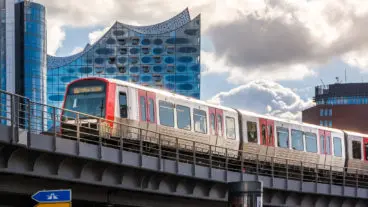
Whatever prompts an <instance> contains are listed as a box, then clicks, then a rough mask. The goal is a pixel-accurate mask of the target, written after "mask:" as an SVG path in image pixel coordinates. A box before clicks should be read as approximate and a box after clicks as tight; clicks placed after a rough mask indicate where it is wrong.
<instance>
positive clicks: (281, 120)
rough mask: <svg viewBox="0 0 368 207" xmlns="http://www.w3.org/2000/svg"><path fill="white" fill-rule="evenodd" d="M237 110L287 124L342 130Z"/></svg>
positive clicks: (244, 113)
mask: <svg viewBox="0 0 368 207" xmlns="http://www.w3.org/2000/svg"><path fill="white" fill-rule="evenodd" d="M239 112H240V113H241V114H243V115H246V116H253V117H257V118H264V119H272V120H274V121H278V122H284V123H287V124H294V125H299V126H304V127H312V128H317V129H322V130H326V131H331V132H340V133H342V130H340V129H335V128H329V127H324V126H319V125H314V124H308V123H304V122H300V121H295V120H286V119H280V118H278V117H274V116H269V115H261V114H257V113H254V112H250V111H246V110H239Z"/></svg>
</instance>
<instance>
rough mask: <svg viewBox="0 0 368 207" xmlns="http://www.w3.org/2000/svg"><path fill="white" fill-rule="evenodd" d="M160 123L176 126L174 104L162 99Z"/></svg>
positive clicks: (160, 103)
mask: <svg viewBox="0 0 368 207" xmlns="http://www.w3.org/2000/svg"><path fill="white" fill-rule="evenodd" d="M159 106H160V124H161V125H164V126H169V127H174V104H172V103H169V102H166V101H160V102H159Z"/></svg>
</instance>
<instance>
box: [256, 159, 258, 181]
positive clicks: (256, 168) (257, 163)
mask: <svg viewBox="0 0 368 207" xmlns="http://www.w3.org/2000/svg"><path fill="white" fill-rule="evenodd" d="M256 175H257V179H258V175H259V154H257V155H256Z"/></svg>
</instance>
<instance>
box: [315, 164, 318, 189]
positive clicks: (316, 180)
mask: <svg viewBox="0 0 368 207" xmlns="http://www.w3.org/2000/svg"><path fill="white" fill-rule="evenodd" d="M315 169H316V179H315V182H316V184H317V183H318V164H316V168H315Z"/></svg>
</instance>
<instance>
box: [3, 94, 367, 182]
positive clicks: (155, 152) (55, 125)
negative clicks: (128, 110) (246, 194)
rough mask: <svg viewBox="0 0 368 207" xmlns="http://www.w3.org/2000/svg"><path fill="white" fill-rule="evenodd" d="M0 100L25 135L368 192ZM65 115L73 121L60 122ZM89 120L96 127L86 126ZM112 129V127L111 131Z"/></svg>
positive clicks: (336, 173) (313, 169)
mask: <svg viewBox="0 0 368 207" xmlns="http://www.w3.org/2000/svg"><path fill="white" fill-rule="evenodd" d="M0 98H1V99H0V100H1V103H0V115H1V116H0V122H1V124H6V125H9V126H11V127H14V128H16V129H24V130H26V131H27V133H36V134H48V135H51V136H54V137H62V138H65V139H73V140H76V141H77V142H88V143H93V144H96V145H103V146H107V147H111V148H118V149H120V150H126V151H132V152H136V153H140V154H145V155H149V156H155V157H159V158H160V159H170V160H175V161H177V162H185V163H190V164H195V165H202V166H208V167H211V168H218V169H223V170H226V171H237V172H243V173H250V174H256V175H265V176H271V177H279V178H286V179H293V180H300V181H307V182H316V183H326V184H336V185H343V186H352V187H364V188H368V179H367V178H368V171H365V170H361V169H352V168H343V167H338V166H326V165H319V164H316V163H306V162H302V161H300V160H292V159H284V158H279V157H270V156H264V155H260V154H251V153H249V152H246V151H239V150H232V149H227V148H222V147H218V146H212V145H208V144H205V143H200V142H196V141H191V140H187V139H181V138H179V137H176V136H174V135H170V134H164V133H159V132H156V131H152V130H149V129H148V128H149V127H148V128H145V127H142V124H141V123H139V122H134V121H132V120H126V121H124V122H119V123H118V122H113V121H109V120H106V119H102V118H99V117H95V116H91V115H88V114H83V113H77V112H73V111H70V110H63V109H61V108H57V107H53V106H48V105H44V104H40V103H35V102H32V101H30V100H29V99H28V98H25V97H22V96H19V95H15V94H12V93H8V92H6V91H1V90H0ZM65 111H68V112H69V114H73V116H69V117H66V116H64V115H63V114H64V113H63V112H65ZM87 119H88V120H89V121H91V120H95V121H94V122H87V121H86V120H87ZM110 125H113V126H114V129H113V130H112V129H111V127H110ZM146 126H147V125H146ZM17 131H18V130H14V132H17ZM15 137H16V136H15Z"/></svg>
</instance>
